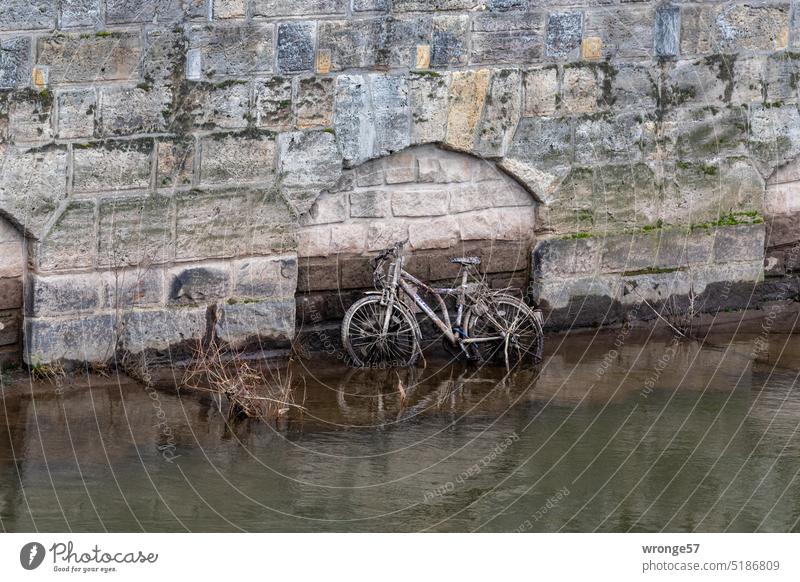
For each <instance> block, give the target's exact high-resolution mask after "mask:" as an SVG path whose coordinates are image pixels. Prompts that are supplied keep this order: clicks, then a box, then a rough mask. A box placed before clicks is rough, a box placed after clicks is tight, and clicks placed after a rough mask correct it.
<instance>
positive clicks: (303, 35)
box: [278, 21, 316, 73]
mask: <svg viewBox="0 0 800 582" xmlns="http://www.w3.org/2000/svg"><path fill="white" fill-rule="evenodd" d="M315 29H316V26H315V24H314V23H313V22H295V21H293V22H282V23H281V24H279V25H278V72H281V73H300V72H303V71H311V70H313V68H314V32H315Z"/></svg>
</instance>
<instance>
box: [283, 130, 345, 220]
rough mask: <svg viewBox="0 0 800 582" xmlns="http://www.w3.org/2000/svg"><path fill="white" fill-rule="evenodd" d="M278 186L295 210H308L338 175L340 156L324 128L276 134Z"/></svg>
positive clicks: (330, 136)
mask: <svg viewBox="0 0 800 582" xmlns="http://www.w3.org/2000/svg"><path fill="white" fill-rule="evenodd" d="M279 150H280V154H279V158H280V175H279V181H280V188H281V193H282V195H283V197H284V198H285V199H286V201H287V202H288V204H289V206H290V207H291V208H292V209H293V210H294V211H295V212H296V213H297V214H303V213H305V212H308V210H309V209H310V208H311V205H312V204H313V203H314V201H315V200H316V199H317V197H318V196H319V194H320V192H321V191H322V190H327V189H329V188H331V187H333V186H334V185H335V184H336V182H337V181H338V180H339V177H340V176H341V175H342V155H341V153H340V152H339V148H338V147H337V145H336V139H335V137H334V136H333V134H331V133H329V132H327V131H310V132H299V131H298V132H293V133H288V134H281V136H280V137H279Z"/></svg>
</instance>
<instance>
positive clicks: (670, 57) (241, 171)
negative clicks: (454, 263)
mask: <svg viewBox="0 0 800 582" xmlns="http://www.w3.org/2000/svg"><path fill="white" fill-rule="evenodd" d="M798 48H800V5H798V3H796V2H788V1H773V0H764V1H750V2H743V1H732V2H713V1H706V2H683V1H674V2H663V1H662V2H655V1H652V2H650V1H641V2H627V1H624V0H574V1H567V0H547V1H544V0H542V1H539V0H425V1H421V0H137V1H133V0H38V1H36V2H30V1H28V0H5V1H4V2H2V3H0V160H1V161H0V233H1V234H2V236H1V237H0V248H1V249H2V251H3V252H2V254H1V255H0V284H1V285H2V294H0V298H1V299H2V304H1V305H0V317H1V318H3V319H2V322H3V323H4V329H3V330H2V331H0V352H2V353H4V354H6V353H8V354H11V353H13V352H15V351H19V350H20V349H21V348H23V347H24V355H25V359H26V360H27V361H28V362H29V363H38V362H42V363H46V362H50V361H54V360H73V361H103V360H107V359H108V358H110V357H111V356H112V355H113V354H115V353H119V352H120V351H122V352H127V353H131V354H142V353H154V354H155V353H157V354H162V355H163V354H166V355H170V354H172V353H174V350H175V349H176V348H177V347H178V346H180V345H182V344H184V343H185V342H186V341H189V340H193V339H197V338H199V337H202V336H204V335H205V334H208V333H210V332H211V331H215V332H216V333H217V334H218V335H219V336H220V337H222V338H223V339H225V340H227V341H231V342H233V343H235V344H238V345H243V344H245V343H251V342H253V341H257V342H260V343H261V344H262V346H266V347H273V346H280V345H286V344H288V342H289V341H291V339H292V338H293V337H294V336H295V334H296V332H297V328H298V321H300V322H307V321H308V319H307V318H308V317H310V316H313V318H314V320H316V319H318V318H322V319H326V318H335V317H336V316H337V314H338V313H340V312H341V309H342V306H343V305H345V304H346V303H347V302H348V301H349V296H348V293H350V291H351V290H353V289H357V288H359V287H360V286H363V285H364V284H366V283H368V280H367V278H366V273H365V264H366V259H367V257H368V256H369V254H370V253H371V252H372V251H373V250H374V249H375V248H377V247H378V246H379V245H380V244H383V243H384V242H389V241H390V240H391V239H393V238H399V237H400V236H402V235H405V236H408V238H409V239H410V242H411V245H412V247H413V249H414V257H415V258H414V260H415V261H416V264H415V265H413V267H412V269H416V270H417V272H418V274H419V275H420V276H422V277H426V278H431V279H436V278H446V277H448V276H449V275H448V271H447V270H446V269H447V268H448V267H447V265H446V262H445V259H446V257H447V256H448V255H449V254H451V253H452V254H460V253H462V252H480V253H481V254H482V256H483V257H484V266H485V268H486V270H487V273H488V276H489V277H490V279H491V281H492V283H493V284H496V285H497V286H503V285H506V284H512V285H514V286H518V287H521V288H529V289H530V290H531V291H532V294H533V298H534V299H536V300H538V301H540V302H541V303H542V305H543V306H544V307H545V308H546V310H547V311H548V314H549V315H548V317H549V319H548V323H549V324H550V325H556V326H561V325H569V324H571V323H573V322H577V323H579V324H595V323H602V322H604V321H606V322H607V321H616V320H619V319H620V318H621V317H623V316H624V314H625V312H626V310H628V309H629V308H630V306H631V305H633V304H634V303H636V301H637V300H638V299H637V298H639V297H646V298H648V300H649V301H654V302H659V301H666V300H668V299H669V298H671V297H677V298H685V297H686V296H688V295H692V296H694V295H698V296H702V297H703V298H705V299H709V301H710V302H709V303H708V305H709V307H713V304H714V301H716V303H717V306H725V307H743V306H746V305H747V301H746V294H744V293H743V292H742V289H746V288H748V286H749V288H752V287H753V285H754V284H758V285H761V286H762V287H763V285H765V284H769V281H772V280H773V279H772V278H773V277H775V278H776V279H774V280H777V279H778V278H780V280H781V281H782V285H783V287H781V288H782V289H784V291H785V292H784V295H785V293H788V292H789V291H788V290H790V289H794V287H792V285H794V283H792V281H794V279H785V278H784V277H785V276H786V275H787V274H791V273H792V272H794V271H795V270H796V269H797V268H798V259H797V256H798V253H797V252H795V250H796V248H797V247H796V243H797V241H798V238H800V237H798V234H797V233H798V229H797V218H798V212H800V165H799V164H798V156H800V110H798V83H797V79H798V78H800V75H799V73H800V54H798V53H796V52H794V51H795V50H796V49H798ZM23 239H24V240H23ZM765 258H766V259H767V260H766V263H765ZM765 264H766V270H765V268H764V265H765ZM442 269H444V270H442ZM765 276H766V277H767V279H768V280H767V283H760V282H761V281H762V280H763V279H764V277H765ZM529 280H530V282H531V283H532V285H531V286H530V287H529V286H528V282H529ZM21 281H22V282H23V283H24V284H23V285H22V287H23V288H24V292H23V290H21V289H20V282H21ZM775 288H776V289H777V288H778V287H775ZM15 289H16V290H15ZM795 291H796V290H795ZM710 298H713V299H714V300H713V301H711V299H710ZM23 303H24V307H21V305H22V304H23ZM345 306H346V305H345ZM210 308H211V309H210ZM297 310H299V315H300V319H298V318H297V313H298V311H297ZM23 314H24V325H22V322H21V321H20V320H21V319H22V315H23ZM212 314H214V317H213V318H212V317H210V315H212ZM212 323H215V324H216V327H215V329H211V325H212ZM9 346H10V347H9ZM4 357H5V356H4ZM8 357H13V356H8Z"/></svg>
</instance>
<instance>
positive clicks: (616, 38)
mask: <svg viewBox="0 0 800 582" xmlns="http://www.w3.org/2000/svg"><path fill="white" fill-rule="evenodd" d="M584 30H585V33H584V34H585V35H586V36H588V37H599V38H601V39H602V41H603V44H602V52H601V56H602V57H608V58H615V57H622V58H624V57H648V56H650V55H652V54H653V50H654V45H655V41H654V38H653V35H654V30H655V11H654V10H653V9H652V8H651V7H635V8H634V7H631V8H628V7H626V8H624V9H620V10H599V11H596V12H589V13H587V15H586V23H585V24H584Z"/></svg>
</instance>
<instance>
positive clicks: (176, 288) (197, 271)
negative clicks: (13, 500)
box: [166, 263, 232, 304]
mask: <svg viewBox="0 0 800 582" xmlns="http://www.w3.org/2000/svg"><path fill="white" fill-rule="evenodd" d="M166 277H167V285H168V296H167V300H168V302H169V303H173V304H180V303H183V304H202V303H209V302H212V301H214V300H217V299H224V298H226V297H228V296H229V295H230V293H231V286H232V281H231V273H230V265H229V264H227V263H214V264H200V265H195V266H192V265H188V266H184V265H182V266H179V267H175V268H173V269H170V270H169V271H167V273H166Z"/></svg>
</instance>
